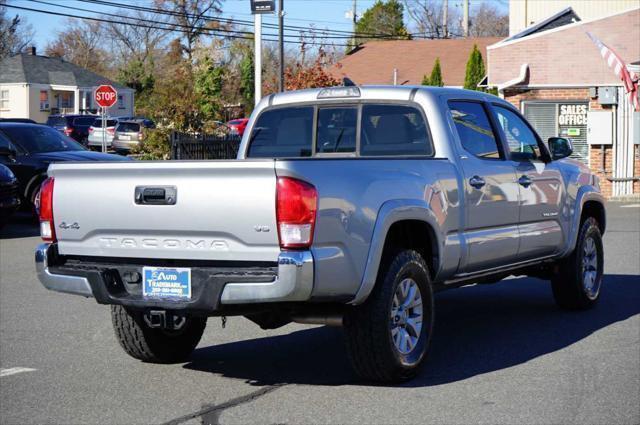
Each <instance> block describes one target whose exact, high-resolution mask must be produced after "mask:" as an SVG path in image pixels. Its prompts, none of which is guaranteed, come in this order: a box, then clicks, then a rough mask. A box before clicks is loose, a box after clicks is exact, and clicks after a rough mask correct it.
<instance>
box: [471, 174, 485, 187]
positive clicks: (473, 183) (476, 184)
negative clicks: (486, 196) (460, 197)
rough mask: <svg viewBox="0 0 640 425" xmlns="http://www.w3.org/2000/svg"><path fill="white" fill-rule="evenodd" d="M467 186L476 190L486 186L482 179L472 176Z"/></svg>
mask: <svg viewBox="0 0 640 425" xmlns="http://www.w3.org/2000/svg"><path fill="white" fill-rule="evenodd" d="M469 184H470V185H471V186H473V187H475V188H476V189H480V188H481V187H482V186H484V185H485V184H486V182H485V181H484V179H483V178H482V177H480V176H473V177H471V178H470V179H469Z"/></svg>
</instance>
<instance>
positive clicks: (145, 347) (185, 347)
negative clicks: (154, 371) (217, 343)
mask: <svg viewBox="0 0 640 425" xmlns="http://www.w3.org/2000/svg"><path fill="white" fill-rule="evenodd" d="M111 321H112V322H113V329H114V331H115V334H116V338H117V339H118V342H119V343H120V345H121V346H122V348H123V349H124V351H125V352H126V353H127V354H129V355H130V356H131V357H133V358H136V359H138V360H142V361H144V362H149V363H178V362H182V361H185V360H187V358H188V357H189V355H190V354H191V352H192V351H193V350H194V349H195V348H196V345H198V342H200V338H201V337H202V334H203V332H204V328H205V326H206V325H207V318H206V317H188V318H187V319H186V323H185V324H184V325H183V326H182V328H181V329H180V330H175V331H174V330H164V329H159V328H151V327H149V325H148V324H147V323H146V322H145V320H144V317H143V313H142V312H140V311H135V310H130V309H127V308H125V307H123V306H120V305H112V306H111Z"/></svg>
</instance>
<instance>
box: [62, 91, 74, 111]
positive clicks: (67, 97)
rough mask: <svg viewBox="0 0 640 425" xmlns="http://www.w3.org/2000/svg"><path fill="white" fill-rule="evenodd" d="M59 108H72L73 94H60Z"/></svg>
mask: <svg viewBox="0 0 640 425" xmlns="http://www.w3.org/2000/svg"><path fill="white" fill-rule="evenodd" d="M60 108H73V93H71V92H68V91H67V92H62V93H60Z"/></svg>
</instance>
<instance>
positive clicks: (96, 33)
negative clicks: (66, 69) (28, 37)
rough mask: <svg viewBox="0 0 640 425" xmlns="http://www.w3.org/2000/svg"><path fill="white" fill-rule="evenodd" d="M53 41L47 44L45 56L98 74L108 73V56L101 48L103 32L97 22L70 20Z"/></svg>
mask: <svg viewBox="0 0 640 425" xmlns="http://www.w3.org/2000/svg"><path fill="white" fill-rule="evenodd" d="M64 28H65V29H64V30H62V31H59V32H58V34H57V37H56V39H55V40H54V41H52V42H50V43H49V44H47V47H46V48H45V52H46V54H47V56H54V57H60V58H62V59H64V60H66V61H68V62H71V63H74V64H76V65H78V66H81V67H83V68H86V69H88V70H90V71H93V72H95V73H98V74H105V73H107V72H108V71H109V69H108V67H107V66H106V64H107V63H110V62H111V60H110V54H109V52H108V51H107V50H105V49H104V48H103V45H104V38H103V36H102V34H103V32H104V30H103V27H102V25H101V24H100V23H99V22H94V21H78V20H75V19H72V18H70V19H69V20H68V21H67V24H66V25H65V26H64Z"/></svg>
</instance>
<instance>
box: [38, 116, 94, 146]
mask: <svg viewBox="0 0 640 425" xmlns="http://www.w3.org/2000/svg"><path fill="white" fill-rule="evenodd" d="M95 119H96V116H95V115H49V118H47V123H46V125H48V126H49V127H53V128H55V129H56V130H58V131H60V132H61V133H64V134H65V135H66V136H69V137H71V138H72V139H74V140H75V141H77V142H80V143H82V144H84V145H86V144H87V138H88V137H89V127H90V126H91V124H92V123H93V121H94V120H95Z"/></svg>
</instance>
